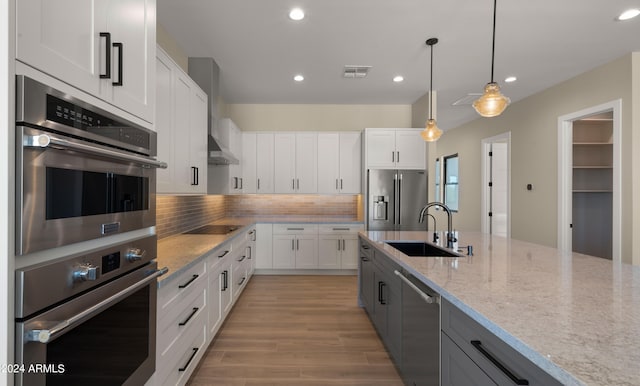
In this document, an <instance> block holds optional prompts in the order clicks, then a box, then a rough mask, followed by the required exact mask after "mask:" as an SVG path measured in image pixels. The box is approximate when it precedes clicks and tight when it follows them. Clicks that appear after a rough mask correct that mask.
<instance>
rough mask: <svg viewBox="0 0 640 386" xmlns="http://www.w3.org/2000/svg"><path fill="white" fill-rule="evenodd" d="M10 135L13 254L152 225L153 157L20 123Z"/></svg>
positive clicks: (154, 187) (154, 165) (156, 165)
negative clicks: (13, 186) (12, 141)
mask: <svg viewBox="0 0 640 386" xmlns="http://www.w3.org/2000/svg"><path fill="white" fill-rule="evenodd" d="M16 141H17V146H16V153H17V154H16V155H17V157H16V160H17V162H16V203H17V205H16V208H17V211H18V213H17V215H16V220H17V224H16V230H17V232H16V233H17V237H16V244H17V245H16V250H17V254H19V255H22V254H27V253H30V252H35V251H39V250H43V249H49V248H54V247H58V246H62V245H66V244H71V243H75V242H80V241H86V240H92V239H96V238H100V237H103V236H108V235H111V234H115V233H119V232H126V231H131V230H135V229H141V228H146V227H150V226H153V225H155V199H156V198H155V195H156V194H155V193H156V179H155V175H156V174H155V173H156V170H155V168H157V167H162V165H161V163H159V162H157V161H155V160H154V159H152V158H149V157H145V156H139V155H136V154H134V153H130V152H124V151H119V150H118V149H112V148H108V147H106V146H101V145H97V144H92V143H90V142H87V141H84V140H80V139H76V138H73V137H66V136H63V135H61V134H58V133H54V132H48V131H43V130H40V129H36V128H32V127H27V126H18V130H17V135H16Z"/></svg>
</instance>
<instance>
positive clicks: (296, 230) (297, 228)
mask: <svg viewBox="0 0 640 386" xmlns="http://www.w3.org/2000/svg"><path fill="white" fill-rule="evenodd" d="M317 233H318V224H273V234H277V235H300V234H317Z"/></svg>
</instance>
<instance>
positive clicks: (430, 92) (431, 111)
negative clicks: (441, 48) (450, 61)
mask: <svg viewBox="0 0 640 386" xmlns="http://www.w3.org/2000/svg"><path fill="white" fill-rule="evenodd" d="M430 47H431V78H430V80H429V119H433V44H431V46H430Z"/></svg>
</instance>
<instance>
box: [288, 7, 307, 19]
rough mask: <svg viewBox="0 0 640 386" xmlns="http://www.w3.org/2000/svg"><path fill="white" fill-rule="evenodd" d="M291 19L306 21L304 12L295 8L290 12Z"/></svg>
mask: <svg viewBox="0 0 640 386" xmlns="http://www.w3.org/2000/svg"><path fill="white" fill-rule="evenodd" d="M289 19H291V20H295V21H298V20H302V19H304V11H303V10H302V9H300V8H294V9H292V10H291V12H289Z"/></svg>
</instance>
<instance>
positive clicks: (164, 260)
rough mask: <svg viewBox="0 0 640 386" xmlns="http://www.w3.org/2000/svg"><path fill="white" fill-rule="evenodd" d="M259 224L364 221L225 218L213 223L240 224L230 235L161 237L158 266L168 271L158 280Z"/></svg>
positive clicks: (353, 220) (351, 220) (355, 221)
mask: <svg viewBox="0 0 640 386" xmlns="http://www.w3.org/2000/svg"><path fill="white" fill-rule="evenodd" d="M256 223H261V224H262V223H273V224H278V223H283V224H284V223H295V224H340V223H341V224H362V220H358V219H357V218H353V217H339V216H286V215H285V216H255V217H225V218H222V219H219V220H216V221H212V222H211V223H209V225H237V226H238V229H237V230H235V231H233V232H231V233H228V234H226V235H201V234H185V233H181V234H177V235H173V236H169V237H165V238H162V239H160V240H158V257H157V259H156V260H157V262H158V267H161V268H162V267H167V268H169V271H168V273H167V274H165V275H163V276H161V277H160V278H159V279H158V286H159V287H162V286H163V285H164V284H165V283H167V282H168V281H170V280H171V279H173V278H174V277H176V276H178V275H179V274H180V273H181V272H184V271H185V270H186V269H188V268H189V267H192V266H193V265H195V264H197V263H198V262H199V261H201V259H204V258H206V257H207V256H209V254H210V253H211V252H212V251H213V250H215V249H216V248H218V247H219V246H220V245H222V244H223V243H225V242H227V241H231V240H232V239H234V238H235V237H237V236H239V235H241V234H243V233H244V232H247V231H248V230H249V229H250V228H251V226H253V225H254V224H256Z"/></svg>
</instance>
